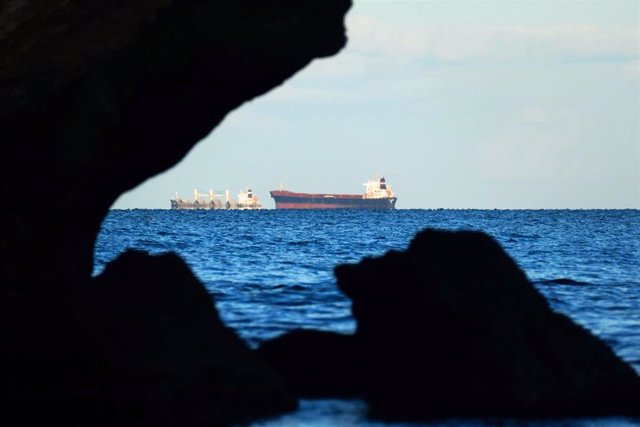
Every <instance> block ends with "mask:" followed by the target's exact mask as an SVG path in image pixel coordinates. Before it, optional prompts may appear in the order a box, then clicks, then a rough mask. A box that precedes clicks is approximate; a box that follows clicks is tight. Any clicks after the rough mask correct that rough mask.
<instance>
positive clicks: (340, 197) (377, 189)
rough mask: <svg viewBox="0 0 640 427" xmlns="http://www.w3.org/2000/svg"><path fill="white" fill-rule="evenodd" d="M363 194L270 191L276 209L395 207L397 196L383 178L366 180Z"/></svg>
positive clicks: (380, 208) (382, 208)
mask: <svg viewBox="0 0 640 427" xmlns="http://www.w3.org/2000/svg"><path fill="white" fill-rule="evenodd" d="M364 185H365V187H366V189H365V192H364V194H310V193H295V192H293V191H287V190H284V189H283V188H280V190H273V191H271V192H270V194H271V197H273V200H275V202H276V209H375V210H391V209H395V208H396V200H398V199H397V197H396V196H395V194H394V193H393V190H392V189H391V186H389V184H387V182H386V181H385V179H384V178H378V177H376V178H375V179H373V180H369V181H367V182H366V183H365V184H364Z"/></svg>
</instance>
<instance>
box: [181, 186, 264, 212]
mask: <svg viewBox="0 0 640 427" xmlns="http://www.w3.org/2000/svg"><path fill="white" fill-rule="evenodd" d="M170 201H171V209H242V210H246V209H262V203H260V198H259V197H258V196H256V195H255V194H254V193H253V191H252V190H251V189H248V190H247V191H241V192H240V193H238V197H237V199H235V200H234V199H231V197H230V196H229V190H225V193H224V195H222V194H216V193H215V192H214V191H213V190H212V189H211V190H209V194H208V197H207V194H206V193H200V192H199V191H198V190H197V189H194V190H193V199H183V198H180V197H179V196H178V193H176V197H175V198H173V199H170Z"/></svg>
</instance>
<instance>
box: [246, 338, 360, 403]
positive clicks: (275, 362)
mask: <svg viewBox="0 0 640 427" xmlns="http://www.w3.org/2000/svg"><path fill="white" fill-rule="evenodd" d="M257 354H258V356H259V357H260V358H261V359H262V360H264V361H265V362H267V363H268V364H269V365H271V366H272V367H273V368H274V369H275V370H276V371H277V372H279V373H280V375H281V376H282V378H283V379H284V380H285V385H286V387H287V389H288V390H290V391H291V392H292V393H295V394H296V395H297V396H301V397H354V396H360V395H361V394H362V381H363V380H362V378H360V373H361V371H360V370H359V369H355V368H354V367H357V366H358V364H359V361H360V360H359V354H358V351H357V346H356V340H354V338H353V336H352V335H343V334H338V333H334V332H326V331H313V330H302V329H300V330H296V331H293V332H290V333H287V334H284V335H282V336H280V337H277V338H274V339H272V340H269V341H266V342H264V343H263V344H262V345H261V346H260V348H259V349H258V350H257Z"/></svg>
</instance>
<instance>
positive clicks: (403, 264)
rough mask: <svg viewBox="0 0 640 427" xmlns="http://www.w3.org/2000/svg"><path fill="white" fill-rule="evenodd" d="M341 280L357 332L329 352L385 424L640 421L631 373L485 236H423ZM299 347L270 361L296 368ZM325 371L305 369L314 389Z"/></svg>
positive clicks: (339, 271)
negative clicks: (485, 419)
mask: <svg viewBox="0 0 640 427" xmlns="http://www.w3.org/2000/svg"><path fill="white" fill-rule="evenodd" d="M335 274H336V277H337V279H338V285H339V287H340V289H341V290H342V291H343V292H344V293H345V294H346V295H347V296H349V298H351V300H352V302H353V305H352V310H353V314H354V316H355V318H356V321H357V331H356V334H355V336H353V337H352V338H351V339H352V340H353V342H352V345H346V346H345V345H343V344H342V345H341V346H335V347H334V348H333V349H324V352H326V353H335V354H341V355H343V357H344V363H345V366H342V367H341V368H340V369H341V370H342V371H359V373H358V374H355V376H356V377H357V378H361V379H362V385H361V390H362V395H363V396H364V397H365V398H366V400H367V402H368V403H369V405H370V407H371V408H372V410H373V413H375V414H376V415H377V416H379V417H390V418H405V419H428V418H433V417H482V416H500V417H547V416H595V415H613V414H617V415H621V414H638V413H640V405H638V402H640V379H639V378H638V376H637V374H636V373H635V372H634V371H633V369H632V368H631V367H630V366H629V365H628V364H626V363H625V362H623V361H622V360H621V359H620V358H618V357H617V356H616V355H615V354H614V353H613V352H612V350H611V349H610V348H609V347H608V346H607V345H606V344H605V343H604V342H603V341H601V340H600V339H598V338H596V337H595V336H594V335H592V334H591V333H590V332H589V331H587V330H585V329H584V328H582V327H580V326H578V325H576V324H575V323H574V322H573V321H571V320H570V319H569V318H567V317H566V316H564V315H562V314H558V313H555V312H553V311H552V310H551V309H550V308H549V305H548V303H547V301H546V300H545V299H544V297H543V296H542V295H541V294H540V293H539V292H538V291H537V290H536V289H535V288H534V287H533V286H532V285H531V283H530V282H529V281H528V280H527V278H526V276H525V274H524V273H523V272H522V271H521V270H520V269H519V268H518V266H517V265H516V264H515V263H514V261H513V260H511V259H510V258H509V256H508V255H507V254H506V253H505V252H504V251H503V250H502V248H501V247H500V246H499V245H498V244H497V243H496V242H495V241H494V240H493V239H492V238H490V237H489V236H487V235H485V234H483V233H479V232H443V231H435V230H425V231H423V232H421V233H419V234H418V235H417V236H416V237H415V238H414V240H413V241H412V242H411V244H410V246H409V248H408V250H407V251H404V252H399V251H390V252H388V253H387V254H386V255H384V256H382V257H379V258H369V259H364V260H362V261H361V262H360V263H358V264H355V265H341V266H338V267H337V268H336V270H335ZM307 339H309V337H307ZM342 340H343V341H344V340H345V339H344V338H343V339H342ZM274 346H276V347H278V348H276V349H274V348H273V347H274ZM299 347H300V337H296V336H295V335H291V336H289V337H288V338H280V339H279V342H278V341H273V342H271V343H267V344H265V346H264V349H265V350H264V351H267V349H268V351H267V353H269V354H273V353H276V352H277V353H280V354H284V353H287V352H290V354H289V355H288V358H289V359H292V360H294V359H296V357H297V355H300V354H301V353H302V352H301V351H300V349H299ZM350 348H352V349H354V350H353V352H351V353H345V352H344V351H343V350H345V349H347V350H348V349H350ZM354 359H355V360H356V362H355V363H353V362H351V361H352V360H354ZM318 363H322V361H318ZM332 363H333V362H332ZM279 369H280V372H281V373H282V374H283V375H284V376H285V380H286V381H287V382H291V381H293V380H292V379H291V378H290V376H291V374H292V373H295V374H296V376H297V377H296V378H295V381H296V382H298V383H300V382H303V379H302V378H301V377H302V375H304V370H301V369H296V370H293V371H292V370H291V368H290V367H285V369H282V368H281V367H279ZM322 369H325V368H318V367H315V366H310V367H308V369H307V375H308V376H309V377H310V378H311V379H310V380H309V381H310V382H312V381H315V377H316V372H317V371H319V370H320V371H321V370H322ZM325 387H327V386H325ZM334 387H341V385H340V384H339V383H337V384H335V385H334ZM337 394H339V393H337Z"/></svg>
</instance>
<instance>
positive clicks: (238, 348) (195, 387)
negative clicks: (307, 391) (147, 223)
mask: <svg viewBox="0 0 640 427" xmlns="http://www.w3.org/2000/svg"><path fill="white" fill-rule="evenodd" d="M82 299H83V304H82V306H81V307H82V308H81V312H80V313H79V314H81V316H80V317H81V319H82V320H83V331H84V332H85V334H84V336H83V338H84V339H83V340H82V343H83V345H84V346H85V347H84V348H83V349H82V356H83V357H82V358H80V362H84V363H80V364H78V365H76V366H74V367H73V373H74V375H69V374H68V373H67V374H66V375H60V376H59V377H57V378H51V374H48V375H47V377H48V378H49V380H48V382H47V383H44V382H40V383H39V384H38V387H25V388H24V389H23V390H20V393H18V394H15V393H14V394H11V393H5V396H6V397H8V398H9V401H10V402H12V405H11V406H12V410H13V411H15V413H16V414H18V415H17V416H18V417H19V418H20V419H21V420H22V422H23V423H25V424H30V425H35V424H46V423H48V422H50V420H60V419H63V420H64V421H65V424H66V425H69V424H76V423H77V424H78V425H96V424H98V425H99V424H101V423H104V424H105V425H154V426H158V425H167V426H176V425H220V424H226V423H229V422H232V421H233V422H237V421H241V420H243V419H247V418H251V417H256V416H266V415H271V414H273V413H274V412H279V411H285V410H291V409H294V408H295V407H296V405H297V402H296V400H295V398H294V397H292V396H291V395H289V394H288V392H286V391H285V388H284V385H283V383H282V381H281V379H280V378H279V377H278V376H277V375H276V374H275V373H274V372H273V371H272V370H271V369H270V368H269V367H268V366H267V365H265V364H263V363H262V362H260V361H259V360H258V358H257V357H256V356H255V355H254V354H253V353H252V352H251V351H250V350H249V349H248V347H247V346H246V344H245V343H244V342H243V341H241V340H240V339H239V338H238V337H237V336H236V334H235V333H234V332H233V331H232V330H230V329H228V328H226V327H225V326H224V324H223V323H222V321H221V320H220V318H219V316H218V314H217V311H216V309H215V307H214V306H213V302H212V299H211V296H210V295H209V294H208V293H207V291H206V290H205V288H204V286H203V285H202V284H201V283H200V282H199V281H198V280H197V279H196V278H195V276H194V275H193V273H192V272H191V271H190V270H189V268H188V267H187V265H186V264H185V263H184V261H182V260H181V259H180V258H178V257H177V256H176V255H174V254H166V255H161V256H150V255H148V254H146V253H144V252H138V251H128V252H126V253H125V254H123V255H121V256H120V257H118V259H116V260H115V261H113V262H111V263H110V264H109V265H108V266H107V268H106V269H105V271H104V273H103V274H102V275H101V276H100V277H98V278H97V279H96V280H95V286H93V287H90V288H88V289H87V290H86V291H85V292H84V293H83V295H82ZM89 360H91V361H92V363H87V362H86V361H89ZM75 362H77V360H76V361H75ZM18 384H20V383H18ZM34 408H35V409H38V410H36V411H34ZM45 409H46V410H45ZM5 414H6V412H5Z"/></svg>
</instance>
